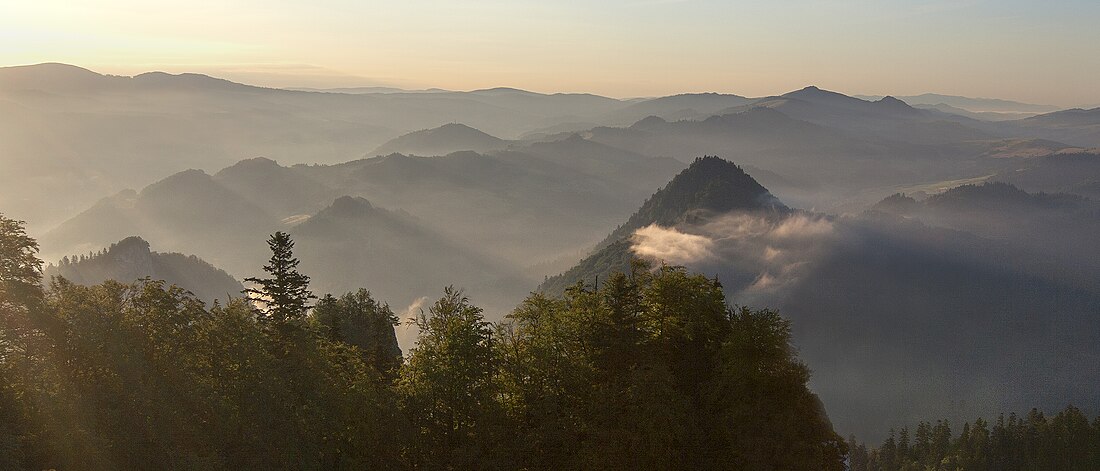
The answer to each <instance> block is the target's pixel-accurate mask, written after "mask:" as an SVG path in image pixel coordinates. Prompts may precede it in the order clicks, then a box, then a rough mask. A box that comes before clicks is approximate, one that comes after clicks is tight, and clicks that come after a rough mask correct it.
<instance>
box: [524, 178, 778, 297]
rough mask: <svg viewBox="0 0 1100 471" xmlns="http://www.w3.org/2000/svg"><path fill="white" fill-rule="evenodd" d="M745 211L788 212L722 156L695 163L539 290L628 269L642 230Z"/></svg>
mask: <svg viewBox="0 0 1100 471" xmlns="http://www.w3.org/2000/svg"><path fill="white" fill-rule="evenodd" d="M730 211H744V212H752V213H755V214H759V215H761V216H768V215H781V214H785V213H787V212H789V209H788V208H787V207H786V206H784V205H783V203H781V202H779V200H777V199H776V198H775V197H774V196H772V195H771V193H769V192H768V190H767V189H766V188H764V187H763V186H760V184H759V183H757V182H756V180H754V179H753V178H752V177H750V176H749V175H748V174H746V173H745V172H744V170H742V169H741V168H740V167H738V166H737V165H734V164H733V163H731V162H728V161H726V160H722V159H720V158H718V157H702V158H698V159H695V161H694V162H692V164H691V165H690V166H688V168H687V169H685V170H683V171H682V172H680V173H679V174H678V175H676V177H674V178H673V179H672V181H670V182H669V183H668V184H667V185H665V187H664V188H661V189H660V190H658V191H657V192H656V193H654V194H653V196H651V197H650V198H649V199H647V200H646V201H645V203H643V204H642V206H641V208H639V209H638V211H636V212H635V213H634V214H633V215H631V216H630V218H629V219H627V221H626V222H625V223H623V224H621V225H620V226H619V227H617V228H616V229H615V230H614V231H612V232H611V234H609V235H608V236H607V237H606V238H605V239H604V240H603V241H602V242H600V243H599V244H597V245H596V247H595V249H593V253H592V254H591V255H590V256H588V257H586V258H585V259H583V260H581V261H580V262H579V263H578V264H577V265H576V266H575V267H573V268H571V269H570V270H568V271H566V272H565V273H562V274H560V275H557V276H553V277H550V278H548V279H547V280H546V281H544V282H543V284H542V285H541V286H539V289H538V291H540V292H544V293H550V294H560V293H561V292H563V291H564V290H565V288H566V287H568V286H570V285H573V284H574V283H576V282H578V281H582V282H585V283H591V282H594V281H595V279H596V278H597V277H599V276H603V277H604V278H606V277H607V275H609V274H610V273H612V272H615V271H625V270H626V268H628V267H629V266H630V258H632V257H633V256H634V253H633V252H632V251H631V245H632V242H631V240H632V238H633V236H634V235H635V233H636V232H637V231H638V230H639V229H642V228H644V227H647V226H650V225H658V226H664V227H671V226H676V225H678V224H681V223H689V224H690V223H695V222H698V221H700V220H704V219H707V218H708V217H710V216H712V215H715V214H724V213H727V212H730Z"/></svg>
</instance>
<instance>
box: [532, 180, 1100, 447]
mask: <svg viewBox="0 0 1100 471" xmlns="http://www.w3.org/2000/svg"><path fill="white" fill-rule="evenodd" d="M707 162H708V164H710V165H715V166H718V167H724V168H727V169H730V170H729V175H730V176H733V175H736V174H737V173H736V172H734V171H732V168H735V167H734V166H733V165H732V164H729V163H728V162H722V161H720V160H717V159H716V160H710V161H707ZM685 173H686V174H689V175H690V174H691V173H692V168H690V167H689V170H687V171H685ZM711 173H714V170H713V169H712V170H710V171H708V172H701V173H700V174H701V175H706V174H711ZM682 175H683V174H682ZM674 180H681V181H680V182H675V181H674V182H670V184H669V187H670V188H674V189H676V191H675V193H677V194H681V195H686V197H679V198H672V199H669V200H668V201H730V202H740V204H723V205H714V204H712V203H708V204H705V205H704V206H706V207H707V208H709V209H710V210H698V209H695V208H697V207H698V205H696V204H679V205H677V204H664V203H663V202H662V200H665V198H666V196H665V195H664V194H662V195H661V196H662V197H658V195H654V197H653V198H652V200H651V201H652V202H651V203H647V205H646V208H643V209H644V211H639V212H638V213H637V214H636V215H635V216H634V217H632V220H633V221H634V222H632V223H631V224H629V225H624V226H623V229H622V230H619V231H617V232H616V236H615V237H614V238H609V241H610V242H605V243H604V245H603V246H602V248H601V249H600V250H598V251H596V252H594V253H593V254H591V255H590V256H589V257H587V258H585V259H584V260H582V261H581V262H580V263H578V264H577V265H576V266H574V267H573V268H572V269H570V270H568V271H566V272H565V273H563V274H562V275H559V276H557V277H553V278H550V279H548V280H547V281H546V282H544V283H543V284H542V285H541V286H540V287H539V290H540V291H542V292H546V293H550V294H554V293H558V292H561V291H562V290H564V289H565V288H567V287H568V286H571V285H573V284H575V283H577V282H578V281H579V282H583V283H586V284H588V285H591V284H592V283H594V282H597V281H598V280H603V279H606V277H607V275H608V274H609V273H611V272H612V271H619V270H623V269H625V268H626V267H628V266H629V259H630V258H631V257H640V258H644V259H649V260H651V261H653V262H659V263H669V264H674V265H686V266H687V267H688V268H689V269H691V270H693V271H698V272H702V273H705V274H707V275H708V276H713V277H715V278H716V279H718V280H720V282H721V283H722V286H723V287H724V289H725V290H726V292H727V294H728V296H729V297H730V299H732V300H733V301H734V302H736V303H739V304H745V305H752V306H770V307H774V308H778V309H779V311H780V312H781V313H782V314H784V315H785V316H786V317H788V318H790V319H791V320H792V322H793V326H794V327H793V329H794V330H793V334H794V345H795V347H796V348H798V350H799V355H800V358H802V359H803V360H804V361H805V362H806V364H807V365H808V366H809V367H810V368H811V369H812V370H813V371H814V372H815V375H814V379H813V380H812V383H813V389H814V391H815V392H816V393H818V394H819V395H820V396H821V398H822V400H823V401H824V403H825V404H827V405H828V408H829V416H830V417H831V418H832V420H833V422H834V424H835V425H836V427H837V430H838V431H841V432H842V433H857V434H859V435H860V436H872V437H882V436H884V435H885V433H886V431H887V430H888V429H889V428H890V427H892V426H894V425H893V424H897V423H901V422H904V421H906V420H908V419H907V417H909V416H910V415H914V414H915V415H921V414H924V413H926V412H927V413H931V412H935V413H936V414H937V415H938V416H945V417H950V418H951V419H952V420H962V419H965V418H968V417H973V416H975V415H981V414H987V415H988V414H990V413H991V412H992V411H998V410H1015V409H1018V408H1022V407H1034V405H1035V404H1041V405H1042V406H1043V407H1055V406H1056V405H1059V404H1061V403H1062V402H1065V401H1067V400H1069V401H1071V402H1073V403H1075V404H1076V403H1081V404H1088V407H1097V406H1100V403H1097V401H1096V397H1097V396H1096V392H1097V389H1096V383H1095V381H1094V378H1095V377H1096V375H1098V374H1100V371H1098V370H1096V368H1093V367H1091V366H1089V367H1085V368H1084V369H1083V370H1081V369H1078V368H1067V367H1066V366H1065V365H1067V363H1066V359H1067V358H1072V359H1074V360H1072V363H1071V364H1074V365H1086V364H1087V365H1092V364H1093V362H1092V360H1094V359H1095V358H1098V357H1100V347H1097V345H1100V343H1097V341H1098V340H1100V334H1097V333H1096V331H1095V329H1089V328H1087V326H1089V325H1092V324H1094V323H1095V322H1096V320H1097V317H1096V316H1097V315H1098V313H1100V290H1098V289H1097V288H1096V287H1095V283H1094V282H1093V280H1095V279H1096V277H1097V276H1100V271H1097V267H1100V264H1097V263H1096V261H1097V260H1100V257H1097V253H1095V252H1096V251H1095V250H1094V249H1093V248H1092V246H1093V245H1095V244H1092V243H1089V242H1088V240H1089V239H1090V238H1094V237H1095V234H1096V232H1097V230H1100V227H1098V226H1097V223H1098V222H1100V211H1097V206H1096V203H1094V202H1091V201H1089V200H1086V199H1083V198H1080V197H1071V196H1065V195H1034V194H1028V193H1025V192H1021V191H1020V190H1017V189H1015V188H1012V187H1009V186H1007V185H1003V184H999V185H983V186H968V187H962V188H959V189H955V190H951V191H948V192H946V193H944V194H942V195H938V196H935V197H930V198H928V199H927V200H926V201H923V202H921V201H917V200H915V199H912V198H909V197H905V196H895V197H891V198H888V199H887V200H886V201H884V202H882V203H880V204H879V205H877V206H876V208H875V210H873V211H870V212H867V213H864V214H860V215H849V216H845V217H830V216H825V215H821V214H815V213H811V212H805V211H797V210H789V209H786V207H785V206H781V205H780V204H779V203H774V204H770V205H765V206H763V207H761V206H759V205H757V204H752V203H753V202H754V201H759V200H757V199H753V198H749V197H748V196H749V195H766V194H767V193H761V191H762V187H759V185H758V184H756V183H755V182H754V181H752V179H749V178H736V179H731V180H729V182H730V183H733V182H737V184H730V185H714V184H712V183H709V182H708V179H706V178H702V179H691V180H689V179H681V178H680V177H677V179H674ZM689 181H690V182H691V183H690V184H688V182H689ZM764 191H766V190H764ZM714 192H717V194H721V195H725V196H720V197H715V196H714V195H715V194H716V193H714ZM667 194H672V192H668V193H667ZM765 201H767V200H765ZM657 207H667V208H670V211H669V212H668V214H676V213H680V214H681V216H680V217H661V216H655V215H654V214H656V212H654V211H653V209H652V208H657ZM721 209H727V210H728V211H725V212H722V211H719V210H721ZM646 214H648V215H649V216H643V215H646ZM658 221H661V224H652V225H647V224H648V223H653V222H658ZM1058 241H1062V242H1058ZM1004 384H1012V385H1013V387H1012V388H1005V387H1003V385H1004ZM899 403H904V404H906V405H907V406H906V408H905V409H904V410H899V409H898V408H897V407H896V406H897V404H899ZM1028 404H1031V405H1030V406H1029V405H1028Z"/></svg>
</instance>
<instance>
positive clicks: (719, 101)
mask: <svg viewBox="0 0 1100 471" xmlns="http://www.w3.org/2000/svg"><path fill="white" fill-rule="evenodd" d="M752 102H753V99H752V98H745V97H743V96H739V95H728V94H720V93H684V94H680V95H672V96H666V97H658V98H652V99H648V100H642V101H640V102H637V103H634V104H631V105H629V106H627V107H625V108H623V109H620V110H616V111H614V112H612V113H610V114H608V115H607V116H604V117H603V118H602V120H603V121H604V122H605V123H608V124H626V125H629V124H631V123H634V122H637V121H639V120H642V119H644V118H646V117H649V116H657V117H659V118H662V119H665V120H669V121H679V120H681V119H705V118H707V117H709V116H712V115H714V114H719V112H720V111H722V110H724V109H727V108H733V107H736V106H742V105H747V104H749V103H752Z"/></svg>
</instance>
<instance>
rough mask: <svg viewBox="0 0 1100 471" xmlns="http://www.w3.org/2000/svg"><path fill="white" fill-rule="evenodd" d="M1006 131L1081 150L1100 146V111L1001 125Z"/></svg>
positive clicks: (1057, 114)
mask: <svg viewBox="0 0 1100 471" xmlns="http://www.w3.org/2000/svg"><path fill="white" fill-rule="evenodd" d="M998 124H999V125H1000V127H1001V129H1004V132H1011V133H1014V134H1017V135H1026V136H1031V137H1039V138H1043V139H1050V140H1054V141H1059V142H1064V143H1066V144H1070V145H1074V146H1080V147H1090V148H1091V147H1100V108H1093V109H1090V110H1083V109H1077V108H1075V109H1072V110H1063V111H1056V112H1053V113H1047V114H1041V115H1038V116H1032V117H1030V118H1026V119H1020V120H1014V121H1005V122H1003V123H998Z"/></svg>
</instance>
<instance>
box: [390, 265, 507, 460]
mask: <svg viewBox="0 0 1100 471" xmlns="http://www.w3.org/2000/svg"><path fill="white" fill-rule="evenodd" d="M416 325H417V327H419V329H420V336H419V338H418V339H417V342H416V348H415V349H414V350H413V351H412V355H411V356H410V358H409V361H408V363H407V364H406V365H405V367H404V368H403V369H402V371H401V378H400V379H399V382H398V390H399V393H400V396H401V400H402V403H403V406H404V408H405V411H406V413H407V414H408V417H409V420H410V421H411V422H412V425H413V427H414V429H415V433H416V434H417V438H416V439H415V440H414V443H413V444H412V445H413V446H411V447H410V450H409V459H410V461H413V462H414V463H418V464H419V465H420V466H421V467H423V468H425V469H485V468H489V467H492V466H491V461H492V459H491V456H490V453H489V452H490V450H498V451H505V450H504V448H506V447H503V446H501V444H500V443H496V442H495V439H496V438H497V437H498V436H500V434H499V433H497V430H498V425H499V424H500V423H501V421H502V419H503V410H502V408H501V407H500V403H499V401H498V400H497V399H498V392H499V388H498V386H497V382H496V381H495V380H494V375H495V372H496V368H497V362H496V358H495V355H494V353H493V329H492V325H491V324H490V323H489V322H486V321H485V319H484V317H483V316H482V311H481V309H480V308H478V307H476V306H473V305H471V304H470V301H469V299H467V298H466V296H464V295H463V294H462V292H461V291H458V290H456V289H454V288H453V287H447V288H446V289H445V290H444V294H443V297H442V298H440V299H439V300H438V301H436V302H435V304H434V305H432V306H431V307H430V308H429V309H428V314H424V313H423V312H421V314H420V315H419V316H418V317H417V319H416Z"/></svg>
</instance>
